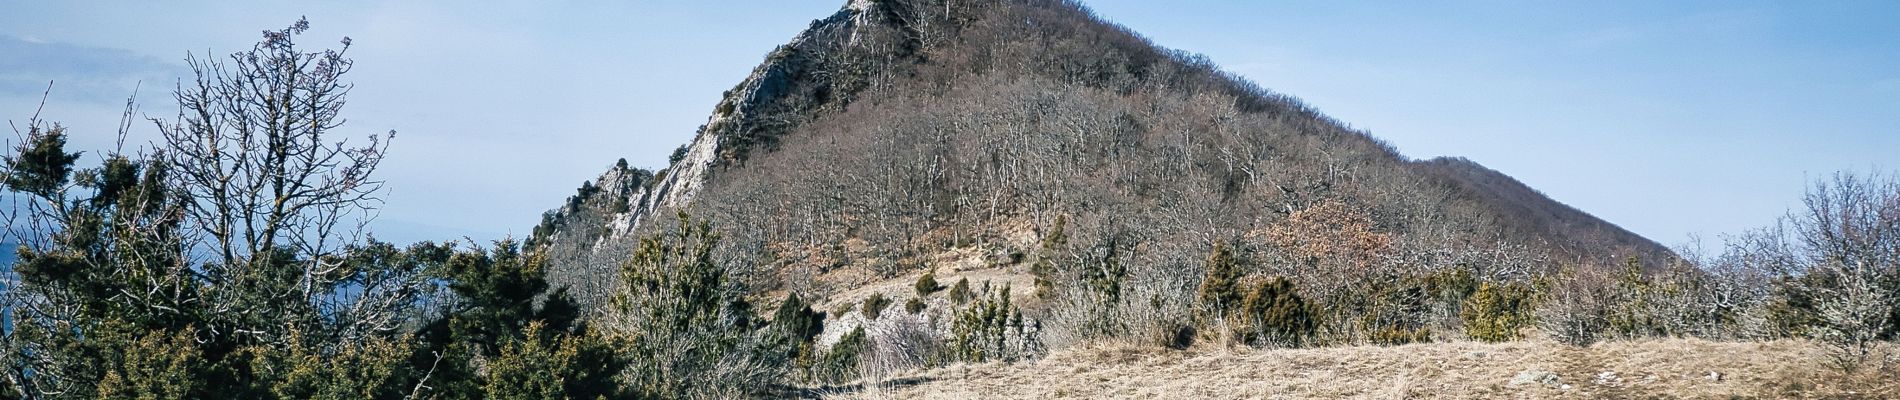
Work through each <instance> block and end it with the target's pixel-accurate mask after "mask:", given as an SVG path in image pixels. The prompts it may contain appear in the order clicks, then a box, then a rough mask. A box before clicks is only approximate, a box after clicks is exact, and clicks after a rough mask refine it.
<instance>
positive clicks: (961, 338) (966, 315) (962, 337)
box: [942, 286, 1037, 362]
mask: <svg viewBox="0 0 1900 400" xmlns="http://www.w3.org/2000/svg"><path fill="white" fill-rule="evenodd" d="M1009 291H1010V287H1009V286H1003V289H1002V290H1001V291H998V292H997V293H992V294H990V295H986V296H983V298H981V299H978V300H977V301H976V302H975V303H972V304H970V306H969V307H964V308H963V309H961V310H958V311H957V313H956V316H955V317H953V318H952V319H951V325H950V337H949V338H948V339H949V343H948V344H947V346H946V347H948V354H947V355H946V357H945V358H946V359H945V360H942V361H949V362H955V361H970V362H984V361H1015V360H1018V359H1022V358H1024V357H1028V356H1031V355H1033V354H1034V353H1036V351H1037V349H1036V347H1035V345H1036V340H1035V339H1034V338H1032V337H1030V333H1029V332H1028V331H1027V330H1026V328H1025V325H1024V323H1023V312H1022V310H1021V309H1018V308H1017V307H1016V305H1015V304H1012V303H1011V302H1010V296H1009ZM985 293H988V291H985Z"/></svg>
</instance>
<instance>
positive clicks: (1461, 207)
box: [0, 0, 1900, 399]
mask: <svg viewBox="0 0 1900 400" xmlns="http://www.w3.org/2000/svg"><path fill="white" fill-rule="evenodd" d="M306 29H307V23H305V22H302V21H299V22H297V23H296V24H294V25H291V26H290V27H287V28H285V29H282V30H273V31H266V32H265V34H264V37H263V39H262V40H261V41H260V42H259V43H258V44H257V45H256V46H255V47H254V48H252V49H250V50H246V51H242V52H238V53H235V54H231V55H230V56H228V57H225V58H219V59H211V60H201V59H197V58H192V59H189V60H188V61H189V62H190V64H191V66H192V67H193V69H194V72H195V74H194V76H192V77H191V79H190V80H189V81H188V82H187V83H184V84H181V85H180V86H179V87H178V88H177V89H176V90H175V92H174V94H175V96H176V97H177V99H178V100H179V101H178V103H179V104H181V107H180V109H179V113H178V114H177V116H175V117H172V118H158V119H154V120H152V121H151V122H153V123H154V124H153V126H155V128H156V129H157V130H158V132H159V133H160V136H161V137H162V138H163V139H162V141H161V142H158V143H154V144H153V145H152V146H151V147H150V148H149V149H146V150H144V151H136V152H135V151H127V150H125V149H112V150H107V151H104V152H103V153H101V155H102V157H99V158H98V159H99V160H100V161H99V162H98V163H97V164H91V163H86V162H81V161H82V157H80V156H79V154H80V152H79V151H75V150H71V149H68V148H67V146H66V138H67V137H68V136H67V135H68V133H67V130H66V128H65V127H63V126H61V125H59V124H56V123H51V122H48V121H40V120H38V119H37V118H31V119H28V120H26V121H25V123H24V124H21V125H17V126H20V127H22V129H20V130H17V131H16V135H17V136H18V137H19V139H20V140H19V141H18V142H17V144H16V145H15V146H14V147H12V148H11V149H8V151H6V152H5V153H4V154H3V155H0V161H3V162H0V184H3V186H4V188H5V190H6V191H7V192H9V194H11V195H12V197H11V198H12V199H14V200H15V201H16V204H15V207H13V208H10V209H7V213H6V214H5V215H0V216H4V217H6V218H7V219H8V220H9V224H8V225H9V227H11V229H9V230H8V231H7V232H6V233H7V235H6V236H5V237H4V238H0V239H4V240H3V241H4V242H7V243H17V247H15V248H14V249H12V250H14V253H15V254H16V255H17V256H18V259H19V260H18V262H17V263H16V264H14V265H13V268H12V269H11V270H10V271H8V272H7V275H6V276H5V277H6V278H7V279H5V280H4V281H0V284H4V286H0V289H3V290H0V317H3V318H0V385H4V386H0V398H32V399H60V398H350V399H358V398H378V399H395V398H404V399H414V398H442V399H460V398H499V399H513V398H523V399H526V398H535V399H541V398H669V399H670V398H735V397H794V396H813V395H818V394H823V393H836V392H849V391H853V390H854V389H862V388H867V387H877V386H878V385H881V384H885V383H888V382H891V381H890V380H888V379H886V378H889V377H890V376H891V375H890V374H891V373H893V372H897V371H915V370H925V371H929V370H933V369H936V370H937V371H946V370H944V369H939V368H944V367H950V368H953V369H954V368H960V367H955V366H956V365H958V364H970V363H987V362H1001V363H1005V364H1011V363H1039V362H1041V361H1037V360H1039V359H1043V357H1045V356H1047V355H1049V354H1051V353H1052V352H1057V353H1056V354H1062V353H1060V352H1071V353H1068V354H1071V355H1073V354H1077V353H1074V351H1076V349H1078V348H1081V349H1086V348H1090V347H1091V346H1097V345H1102V344H1119V345H1132V346H1136V347H1139V348H1141V349H1142V350H1140V351H1141V352H1149V353H1154V354H1163V355H1164V356H1163V357H1172V356H1169V354H1177V353H1173V352H1176V351H1178V350H1183V349H1185V350H1188V351H1210V350H1211V351H1214V352H1220V351H1227V350H1229V349H1235V348H1241V349H1243V350H1244V351H1251V350H1246V349H1249V348H1358V349H1361V350H1364V349H1370V350H1364V351H1363V352H1364V353H1367V354H1375V355H1377V354H1391V353H1393V352H1392V351H1388V350H1385V349H1381V348H1378V347H1381V346H1398V345H1408V344H1423V343H1433V342H1444V341H1481V342H1518V343H1507V344H1502V345H1482V346H1478V347H1472V346H1466V347H1467V348H1493V349H1515V350H1510V351H1514V352H1518V353H1520V354H1569V353H1572V352H1573V351H1572V349H1558V350H1550V349H1548V348H1541V347H1538V346H1542V344H1549V345H1552V346H1555V345H1556V344H1554V343H1552V342H1550V341H1545V340H1544V339H1551V340H1554V342H1555V343H1562V344H1564V345H1570V346H1583V347H1587V346H1593V345H1595V346H1601V345H1598V344H1597V343H1600V342H1603V341H1620V340H1641V339H1646V338H1656V337H1696V338H1700V339H1705V340H1763V341H1766V340H1778V339H1788V338H1794V339H1801V341H1798V342H1797V344H1794V345H1788V346H1783V347H1781V348H1782V349H1784V353H1786V354H1800V355H1802V358H1803V360H1805V359H1807V358H1816V357H1814V354H1819V358H1825V359H1826V360H1827V361H1828V362H1827V365H1829V366H1831V367H1834V368H1832V369H1829V370H1827V372H1820V373H1816V374H1805V375H1800V376H1802V377H1816V376H1818V377H1822V378H1815V379H1823V380H1825V379H1854V381H1855V382H1873V383H1872V384H1870V385H1871V386H1869V387H1872V388H1877V389H1878V390H1884V391H1885V392H1881V393H1887V392H1891V391H1892V388H1891V385H1890V384H1886V383H1885V382H1890V381H1891V380H1890V379H1884V378H1882V377H1890V376H1891V374H1892V371H1893V369H1892V368H1893V367H1894V365H1893V364H1892V363H1890V362H1887V361H1888V360H1890V359H1891V358H1892V357H1891V356H1890V354H1892V353H1890V352H1891V351H1892V350H1891V348H1892V346H1891V344H1892V342H1893V341H1894V340H1895V338H1896V336H1900V297H1896V296H1895V293H1900V178H1896V177H1894V176H1889V175H1882V174H1879V173H1872V174H1852V173H1844V174H1840V175H1837V176H1835V177H1833V178H1832V179H1830V180H1825V181H1820V182H1816V183H1815V184H1814V186H1813V187H1812V188H1810V189H1809V191H1808V192H1807V196H1806V197H1805V198H1804V200H1805V204H1804V206H1805V207H1803V209H1802V210H1800V211H1799V212H1796V213H1793V214H1790V215H1788V216H1786V217H1785V218H1784V219H1783V221H1782V223H1781V224H1778V225H1776V226H1773V227H1769V228H1765V229H1762V230H1759V231H1754V232H1749V233H1745V234H1742V235H1738V236H1735V237H1732V238H1730V240H1728V241H1727V242H1725V243H1724V245H1725V246H1724V247H1723V248H1722V250H1721V251H1720V252H1719V253H1717V254H1687V255H1686V257H1676V256H1675V255H1674V254H1671V253H1670V252H1669V251H1667V250H1664V249H1662V248H1660V247H1659V246H1657V245H1655V244H1654V243H1652V242H1649V241H1647V240H1645V239H1642V238H1641V237H1637V236H1635V235H1632V234H1629V233H1628V232H1626V231H1623V230H1621V229H1618V228H1616V227H1615V226H1614V225H1611V224H1609V223H1607V222H1604V221H1601V220H1598V219H1596V218H1593V217H1590V216H1589V215H1588V214H1585V213H1583V212H1581V211H1578V210H1575V209H1572V208H1569V207H1565V206H1563V205H1562V204H1559V203H1556V202H1554V201H1552V200H1550V199H1548V198H1546V197H1545V196H1543V195H1541V194H1539V193H1538V192H1536V191H1535V190H1533V189H1531V188H1528V187H1526V186H1524V185H1523V184H1521V183H1519V182H1516V181H1515V180H1513V179H1511V178H1510V177H1508V176H1505V175H1503V174H1500V173H1497V172H1496V171H1491V170H1489V169H1485V168H1483V167H1481V166H1478V165H1476V164H1474V163H1470V162H1469V161H1465V160H1460V159H1437V160H1423V161H1420V160H1408V159H1405V158H1404V157H1402V156H1400V155H1399V154H1398V153H1397V152H1395V151H1394V150H1393V149H1391V148H1390V147H1389V146H1386V145H1384V144H1383V143H1381V142H1379V141H1378V140H1376V139H1374V138H1372V137H1370V136H1367V135H1366V134H1364V133H1363V132H1358V131H1354V130H1351V129H1348V128H1346V127H1345V126H1344V125H1343V124H1341V123H1339V122H1337V121H1333V120H1331V119H1329V118H1326V117H1325V116H1323V115H1320V114H1319V113H1317V112H1316V111H1314V110H1312V109H1311V108H1309V107H1306V106H1304V105H1302V104H1300V103H1299V102H1298V101H1297V100H1295V99H1293V98H1291V97H1287V96H1284V95H1279V94H1276V93H1273V92H1270V91H1267V90H1264V89H1261V88H1259V87H1257V86H1254V85H1252V84H1250V83H1248V82H1246V81H1244V80H1240V79H1238V78H1236V77H1234V76H1231V75H1229V74H1226V73H1223V72H1221V71H1219V70H1218V69H1217V68H1216V67H1215V66H1214V65H1213V64H1212V63H1211V62H1209V61H1207V60H1205V59H1204V58H1201V57H1196V56H1192V55H1188V54H1186V53H1181V52H1176V51H1167V50H1161V49H1159V48H1157V47H1155V46H1154V45H1152V44H1151V43H1149V42H1147V41H1146V40H1144V39H1142V38H1140V37H1139V36H1136V35H1134V34H1133V33H1130V32H1128V31H1127V30H1125V29H1122V28H1120V27H1117V26H1114V25H1112V24H1109V23H1106V22H1103V21H1102V20H1100V19H1098V18H1096V17H1094V16H1093V15H1091V14H1090V13H1089V12H1088V11H1087V10H1086V9H1084V8H1082V7H1081V6H1079V5H1077V4H1075V3H1072V2H1063V1H1041V0H1021V1H954V2H951V1H943V2H939V1H933V0H915V1H853V2H851V3H850V4H848V5H847V6H846V7H845V8H844V9H842V10H841V11H839V12H838V13H837V14H835V15H833V16H830V17H828V18H826V19H823V20H819V21H815V22H814V23H813V25H812V27H811V29H809V30H808V31H806V32H805V33H802V34H800V35H798V36H797V37H796V38H795V39H794V40H793V41H792V43H790V44H787V45H786V46H783V47H780V48H779V49H778V50H776V51H774V52H773V53H772V54H770V55H768V57H767V60H766V62H765V63H764V64H763V65H761V66H759V67H758V68H757V69H756V70H755V71H754V73H753V74H752V75H751V76H749V77H748V78H747V79H746V80H745V81H743V82H742V83H741V84H740V85H739V86H737V87H735V88H734V89H733V90H732V91H731V92H729V93H728V96H727V98H726V99H725V100H724V101H722V102H721V103H720V104H718V105H717V106H715V110H714V115H713V116H712V117H711V119H709V121H708V124H707V125H706V127H705V128H703V129H702V130H701V133H700V136H698V137H697V138H696V139H695V140H694V142H693V143H690V144H688V145H686V146H682V147H681V148H680V149H679V150H678V151H676V152H675V156H674V157H673V159H672V160H671V164H670V165H669V166H668V167H667V168H665V169H662V170H659V171H645V170H641V169H637V168H631V167H629V166H627V165H626V163H625V162H620V163H617V164H616V165H615V166H614V167H613V168H612V169H611V170H609V171H608V172H607V173H606V174H604V175H602V176H601V177H600V179H598V180H596V181H594V182H589V183H587V184H585V185H583V186H582V187H581V188H580V190H579V191H578V193H576V194H575V196H573V197H572V198H570V199H569V201H568V202H567V203H566V204H563V205H562V206H561V207H560V208H558V209H556V210H554V211H550V212H549V213H547V214H545V218H544V221H543V223H542V224H541V225H540V226H537V227H536V228H535V229H534V231H533V232H534V233H533V235H532V236H531V237H529V238H527V239H526V240H524V241H521V242H516V241H514V240H512V239H502V240H497V241H493V242H489V243H486V244H481V243H458V242H448V243H444V244H437V243H431V242H423V243H416V244H410V245H406V246H398V245H396V244H390V243H383V242H379V241H377V240H375V239H374V238H373V237H371V236H369V235H368V234H367V233H366V232H362V231H361V229H360V228H361V227H362V226H363V225H362V221H363V220H365V219H366V218H367V217H368V216H369V215H373V214H374V213H373V212H372V211H373V210H374V209H375V208H376V207H377V206H378V205H379V204H380V199H379V198H378V197H377V194H378V193H380V192H379V190H378V189H379V188H380V187H381V183H380V181H378V180H377V178H376V177H375V171H376V170H377V166H378V165H379V164H380V162H381V161H382V160H383V159H384V157H386V156H387V155H388V153H389V150H390V146H389V143H390V142H389V141H390V140H393V139H394V134H393V133H390V134H385V135H375V136H370V137H368V138H367V139H366V140H363V141H351V140H350V139H340V136H339V135H340V133H339V132H344V131H345V129H344V127H343V125H342V121H343V119H342V118H341V117H340V115H342V109H343V106H344V104H345V98H346V95H347V94H348V92H349V89H350V85H349V83H348V82H347V81H345V80H343V79H342V77H343V76H344V75H345V74H346V73H348V71H349V70H350V68H351V66H352V65H353V61H352V60H351V59H350V58H348V57H346V54H347V50H348V49H349V47H350V46H351V42H350V40H349V39H347V38H345V39H344V40H343V41H342V42H341V48H340V49H325V50H317V51H311V50H308V48H307V47H301V46H300V45H299V43H298V42H297V39H299V38H300V37H301V36H300V35H301V34H302V33H303V32H304V31H305V30H306ZM132 114H133V112H131V110H128V112H127V114H126V115H127V121H124V123H122V124H121V126H122V127H126V128H123V129H131V128H129V127H130V126H132V125H134V124H133V123H132V121H130V115H132ZM121 135H124V133H123V132H121ZM1527 338H1528V339H1531V340H1532V341H1527V342H1520V341H1523V340H1525V339H1527ZM1632 342H1634V341H1632ZM1526 343H1528V344H1526ZM1540 343H1542V344H1540ZM1682 343H1704V342H1695V341H1691V342H1682ZM1465 345H1469V344H1468V343H1467V344H1465ZM1816 345H1818V346H1816ZM1619 346H1620V345H1619ZM1624 347H1627V346H1624ZM1639 347H1640V346H1639ZM1715 347H1721V348H1729V349H1733V348H1735V347H1736V346H1732V345H1724V346H1715ZM1400 348H1404V347H1400ZM1615 348H1617V346H1611V349H1612V350H1614V349H1615ZM1163 349H1166V350H1163ZM1454 349H1455V347H1454ZM1814 349H1818V350H1814ZM1441 350H1442V349H1441ZM1325 352H1326V351H1325V349H1321V350H1318V351H1314V352H1308V353H1298V352H1295V353H1285V354H1295V355H1297V354H1313V353H1325ZM1353 352H1361V351H1353ZM1453 353H1456V354H1460V356H1459V357H1463V356H1462V354H1466V353H1464V352H1461V351H1459V352H1451V353H1447V352H1443V351H1440V352H1437V353H1434V354H1438V356H1434V357H1440V358H1443V357H1445V356H1446V355H1447V354H1453ZM1600 353H1603V354H1608V355H1605V356H1602V357H1612V356H1618V355H1619V354H1628V352H1618V351H1610V352H1600ZM1268 354H1272V353H1268ZM1539 357H1543V356H1539ZM1593 357H1595V356H1593ZM1061 360H1062V358H1060V357H1058V358H1056V359H1054V361H1057V362H1058V363H1055V364H1051V365H1061V364H1060V363H1059V362H1060V361H1061ZM1790 362H1796V361H1790ZM1800 362H1806V361H1800ZM1019 365H1020V364H1019ZM1037 365H1040V364H1037ZM1488 367H1495V366H1488ZM1805 367H1808V366H1806V365H1803V368H1805ZM1012 368H1013V367H1012ZM1242 368H1244V367H1242ZM1580 368H1584V367H1579V366H1566V367H1565V369H1564V370H1563V371H1562V372H1563V373H1565V374H1574V373H1576V371H1583V370H1584V369H1580ZM1067 369H1070V370H1073V368H1067ZM1029 370H1034V369H1033V368H1030V369H1029ZM1487 371H1488V370H1487ZM1490 372H1495V371H1489V372H1486V374H1489V373H1490ZM1532 372H1534V371H1532ZM933 374H937V373H935V372H926V373H923V374H921V375H924V376H933ZM1823 374H1825V375H1823ZM1855 374H1859V375H1855ZM937 375H940V374H937ZM1485 376H1490V375H1485ZM1868 377H1873V378H1868ZM1612 378H1613V377H1612ZM1717 379H1719V376H1718V378H1717ZM1803 379H1807V378H1803ZM971 383H976V384H980V385H987V384H988V383H982V382H979V381H973V382H971ZM1882 385H1885V386H1882ZM950 386H952V387H954V386H955V385H950ZM1718 386H1721V387H1723V388H1742V389H1746V387H1742V386H1736V385H1718ZM1804 388H1807V387H1805V386H1801V385H1789V386H1774V387H1769V388H1766V389H1761V390H1771V389H1772V390H1776V391H1777V393H1781V392H1782V391H1785V392H1787V393H1788V394H1789V395H1801V394H1803V391H1804ZM1723 390H1729V389H1723ZM1850 390H1858V389H1850ZM1457 392H1459V393H1476V394H1484V395H1490V394H1505V392H1503V391H1500V390H1498V389H1494V388H1484V389H1482V390H1461V391H1457ZM1309 393H1317V392H1309ZM1539 393H1543V392H1539ZM1589 393H1597V392H1594V391H1593V392H1589ZM1603 393H1620V392H1603ZM1823 393H1833V392H1823Z"/></svg>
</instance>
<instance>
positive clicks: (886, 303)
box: [858, 293, 891, 319]
mask: <svg viewBox="0 0 1900 400" xmlns="http://www.w3.org/2000/svg"><path fill="white" fill-rule="evenodd" d="M890 306H891V299H887V298H884V294H883V293H872V294H871V297H866V298H864V307H863V308H860V309H859V310H858V311H861V312H863V313H864V318H865V319H877V317H878V315H881V314H883V313H884V308H885V307H890Z"/></svg>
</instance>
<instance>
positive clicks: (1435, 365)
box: [828, 339, 1900, 399]
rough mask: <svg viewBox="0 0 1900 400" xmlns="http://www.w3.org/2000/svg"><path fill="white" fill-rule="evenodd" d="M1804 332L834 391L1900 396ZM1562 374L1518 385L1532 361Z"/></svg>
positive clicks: (1005, 373)
mask: <svg viewBox="0 0 1900 400" xmlns="http://www.w3.org/2000/svg"><path fill="white" fill-rule="evenodd" d="M1823 365H1824V364H1823V359H1822V356H1821V353H1820V350H1819V349H1818V348H1817V347H1816V346H1814V345H1813V344H1811V343H1808V342H1803V341H1790V340H1783V341H1774V342H1746V343H1725V342H1710V341H1704V340H1694V339H1662V340H1647V341H1630V342H1608V343H1601V344H1597V345H1595V346H1592V347H1589V348H1574V347H1568V346H1563V345H1559V344H1556V343H1553V342H1548V341H1541V340H1539V341H1525V342H1514V343H1501V344H1486V343H1474V342H1456V343H1432V344H1416V345H1407V346H1397V347H1371V346H1366V347H1336V348H1320V349H1294V350H1251V349H1214V350H1190V351H1171V350H1165V349H1152V348H1141V347H1129V346H1104V347H1092V348H1079V349H1070V350H1065V351H1058V352H1056V353H1054V354H1051V355H1050V356H1049V357H1047V358H1044V359H1041V360H1036V361H1030V362H1023V363H1017V364H999V363H989V364H974V365H955V366H951V367H947V368H939V369H934V370H928V371H920V372H914V373H911V374H908V375H900V376H898V377H896V378H895V379H896V380H895V381H897V382H903V383H895V384H884V385H877V384H873V385H877V386H875V387H877V389H876V390H873V391H870V393H835V394H834V396H828V397H837V398H904V399H910V398H921V399H967V398H986V399H987V398H1089V399H1098V398H1181V399H1240V398H1246V399H1280V398H1900V369H1896V368H1895V366H1893V365H1891V364H1889V365H1888V366H1887V367H1885V368H1870V369H1868V370H1867V371H1864V372H1861V373H1856V374H1853V375H1845V374H1842V373H1839V372H1832V371H1830V370H1827V369H1825V368H1824V367H1823ZM1532 370H1541V371H1549V372H1552V373H1554V374H1556V375H1557V377H1558V379H1559V383H1558V384H1556V385H1554V386H1546V385H1543V384H1538V383H1530V384H1521V385H1515V386H1514V385H1512V384H1511V383H1510V382H1511V380H1512V378H1513V377H1515V376H1517V375H1519V374H1520V373H1521V372H1524V371H1532Z"/></svg>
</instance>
